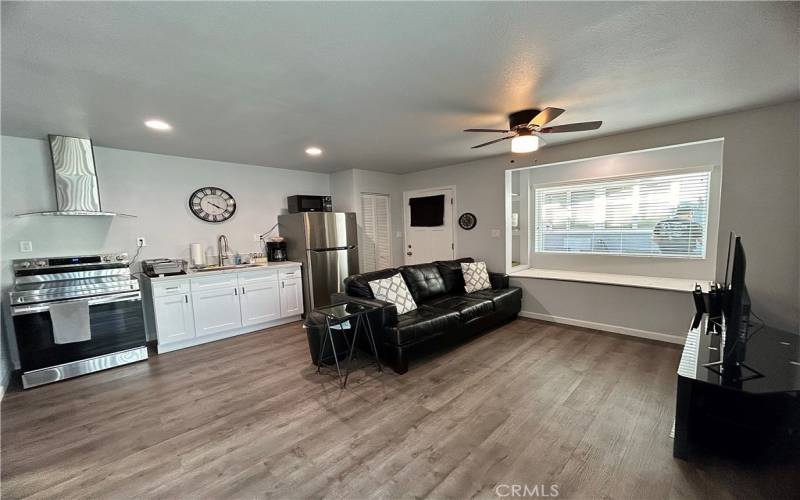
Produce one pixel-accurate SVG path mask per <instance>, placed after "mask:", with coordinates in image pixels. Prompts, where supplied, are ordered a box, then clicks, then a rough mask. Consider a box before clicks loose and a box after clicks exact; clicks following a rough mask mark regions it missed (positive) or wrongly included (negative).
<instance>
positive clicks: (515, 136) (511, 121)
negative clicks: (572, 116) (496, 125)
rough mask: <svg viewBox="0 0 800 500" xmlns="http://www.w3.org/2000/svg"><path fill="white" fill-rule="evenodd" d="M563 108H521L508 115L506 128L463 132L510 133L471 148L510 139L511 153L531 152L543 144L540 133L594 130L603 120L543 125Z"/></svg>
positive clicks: (556, 115) (556, 116)
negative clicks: (550, 125) (553, 125)
mask: <svg viewBox="0 0 800 500" xmlns="http://www.w3.org/2000/svg"><path fill="white" fill-rule="evenodd" d="M563 112H564V110H563V109H560V108H544V109H542V110H538V109H523V110H521V111H516V112H514V113H511V114H510V115H508V130H497V129H491V128H468V129H466V130H464V132H499V133H501V134H511V135H507V136H505V137H501V138H500V139H495V140H493V141H489V142H484V143H483V144H478V145H477V146H472V149H475V148H482V147H484V146H488V145H490V144H494V143H496V142H501V141H505V140H506V139H511V152H512V153H531V152H533V151H536V150H537V149H539V146H542V145H544V144H545V142H544V140H542V137H541V134H554V133H560V132H583V131H585V130H595V129H598V128H600V125H602V124H603V122H601V121H598V122H581V123H568V124H566V125H556V126H555V127H545V126H544V125H546V124H548V123H550V122H551V121H553V120H555V119H556V118H558V116H559V115H561V113H563Z"/></svg>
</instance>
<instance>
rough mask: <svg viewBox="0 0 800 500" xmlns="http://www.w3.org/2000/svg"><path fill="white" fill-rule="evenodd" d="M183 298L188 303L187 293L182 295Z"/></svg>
mask: <svg viewBox="0 0 800 500" xmlns="http://www.w3.org/2000/svg"><path fill="white" fill-rule="evenodd" d="M183 300H185V301H186V303H187V304H188V303H189V296H188V295H184V296H183Z"/></svg>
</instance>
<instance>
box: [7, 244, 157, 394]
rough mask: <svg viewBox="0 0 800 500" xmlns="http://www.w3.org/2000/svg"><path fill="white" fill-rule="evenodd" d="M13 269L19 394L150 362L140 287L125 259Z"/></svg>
mask: <svg viewBox="0 0 800 500" xmlns="http://www.w3.org/2000/svg"><path fill="white" fill-rule="evenodd" d="M12 264H13V268H14V288H13V289H12V290H11V292H9V301H10V303H11V317H12V318H13V321H14V334H15V336H16V340H17V347H18V349H19V358H20V364H21V367H22V387H23V388H25V389H28V388H30V387H35V386H37V385H42V384H49V383H51V382H57V381H59V380H64V379H68V378H72V377H77V376H79V375H84V374H87V373H91V372H96V371H99V370H105V369H106V368H113V367H115V366H120V365H124V364H128V363H133V362H136V361H141V360H143V359H147V347H146V342H147V341H146V337H145V329H144V318H143V315H142V298H141V293H140V292H139V282H138V281H137V280H136V279H134V278H133V277H132V276H131V271H130V268H129V266H130V261H129V260H128V255H127V254H125V253H120V254H99V255H80V256H69V257H51V258H39V259H18V260H14V261H13V262H12Z"/></svg>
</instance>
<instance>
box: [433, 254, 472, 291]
mask: <svg viewBox="0 0 800 500" xmlns="http://www.w3.org/2000/svg"><path fill="white" fill-rule="evenodd" d="M462 262H475V259H473V258H472V257H464V258H463V259H456V260H437V261H436V262H434V264H436V267H437V268H439V274H441V275H442V279H443V280H444V289H445V290H446V291H447V293H464V273H463V271H461V263H462Z"/></svg>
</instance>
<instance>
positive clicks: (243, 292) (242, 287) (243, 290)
mask: <svg viewBox="0 0 800 500" xmlns="http://www.w3.org/2000/svg"><path fill="white" fill-rule="evenodd" d="M242 295H244V287H242Z"/></svg>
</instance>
